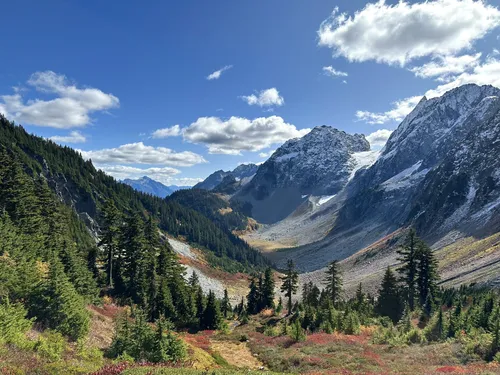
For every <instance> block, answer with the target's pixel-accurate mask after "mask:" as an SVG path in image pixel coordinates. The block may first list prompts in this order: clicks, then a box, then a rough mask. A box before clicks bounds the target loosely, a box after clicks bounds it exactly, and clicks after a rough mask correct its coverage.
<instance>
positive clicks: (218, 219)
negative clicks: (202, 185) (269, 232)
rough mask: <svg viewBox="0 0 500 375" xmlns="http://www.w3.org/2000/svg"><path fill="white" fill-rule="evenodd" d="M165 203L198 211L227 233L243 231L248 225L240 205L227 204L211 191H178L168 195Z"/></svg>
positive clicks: (225, 200) (235, 203) (234, 203)
mask: <svg viewBox="0 0 500 375" xmlns="http://www.w3.org/2000/svg"><path fill="white" fill-rule="evenodd" d="M167 201H172V202H177V203H179V204H180V205H182V206H184V207H188V208H190V209H193V210H195V211H198V212H199V213H201V214H202V215H204V216H205V217H207V218H208V219H210V220H211V221H212V222H214V223H216V224H217V225H219V226H220V227H221V228H224V229H226V230H228V231H233V230H244V229H247V227H248V225H249V224H248V218H247V217H246V216H245V214H244V207H241V204H239V203H238V202H229V201H228V200H227V199H223V197H222V196H221V195H219V194H216V193H213V192H212V191H208V190H204V189H195V188H193V189H189V190H180V191H177V192H175V193H173V194H172V195H170V196H169V197H168V198H167Z"/></svg>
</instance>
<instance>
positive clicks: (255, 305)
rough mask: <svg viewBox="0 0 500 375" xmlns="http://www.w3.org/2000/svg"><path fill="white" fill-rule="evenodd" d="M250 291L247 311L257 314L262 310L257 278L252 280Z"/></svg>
mask: <svg viewBox="0 0 500 375" xmlns="http://www.w3.org/2000/svg"><path fill="white" fill-rule="evenodd" d="M249 289H250V291H249V292H248V295H247V311H248V313H249V314H257V313H258V312H259V311H260V310H259V307H260V292H259V288H258V285H257V283H256V281H255V278H254V277H252V278H251V279H250V287H249Z"/></svg>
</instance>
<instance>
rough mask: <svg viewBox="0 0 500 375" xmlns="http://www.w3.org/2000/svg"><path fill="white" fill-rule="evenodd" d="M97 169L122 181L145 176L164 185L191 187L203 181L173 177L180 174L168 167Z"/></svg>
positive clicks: (115, 166) (117, 166)
mask: <svg viewBox="0 0 500 375" xmlns="http://www.w3.org/2000/svg"><path fill="white" fill-rule="evenodd" d="M97 168H98V169H101V170H102V171H103V172H105V173H106V174H109V175H110V176H113V177H114V178H116V179H118V180H124V179H126V178H131V179H138V178H141V177H143V176H147V177H149V178H152V179H153V180H155V181H159V182H161V183H163V184H165V185H179V186H193V185H195V184H197V183H198V182H200V181H203V179H201V178H191V177H173V176H176V175H178V174H179V173H181V172H180V171H179V170H178V169H175V168H169V167H163V168H136V167H130V166H125V165H100V166H98V167H97Z"/></svg>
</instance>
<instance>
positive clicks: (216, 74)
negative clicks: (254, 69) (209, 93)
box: [207, 65, 233, 81]
mask: <svg viewBox="0 0 500 375" xmlns="http://www.w3.org/2000/svg"><path fill="white" fill-rule="evenodd" d="M232 67H233V66H232V65H226V66H225V67H224V68H221V69H219V70H216V71H215V72H213V73H211V74H209V75H208V76H207V79H208V80H209V81H212V80H214V79H219V78H220V76H221V75H222V73H224V72H225V71H226V70H229V69H231V68H232Z"/></svg>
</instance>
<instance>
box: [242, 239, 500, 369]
mask: <svg viewBox="0 0 500 375" xmlns="http://www.w3.org/2000/svg"><path fill="white" fill-rule="evenodd" d="M397 253H398V260H399V262H400V263H399V265H398V266H396V267H394V270H393V268H391V267H388V268H387V269H386V271H385V273H384V276H383V279H382V282H381V285H380V287H379V290H378V293H377V296H373V295H370V294H369V293H366V292H364V290H363V286H362V284H359V286H358V288H357V290H356V292H355V294H354V296H352V297H351V298H346V296H345V293H344V291H343V278H342V272H341V268H340V265H339V263H338V262H337V261H333V262H331V263H330V264H329V266H328V267H327V269H326V271H325V276H324V279H323V283H322V285H320V286H318V285H315V284H314V283H313V282H307V283H304V284H303V286H302V295H301V298H300V300H299V299H298V300H296V301H295V303H293V299H292V296H294V295H295V294H296V293H297V292H298V288H299V283H298V273H297V270H296V269H295V266H294V263H293V261H292V260H289V261H288V262H287V267H286V269H285V270H284V271H283V276H282V277H281V279H282V285H281V292H282V293H283V295H284V297H285V298H286V300H287V302H286V308H287V312H286V316H285V317H282V319H281V327H277V326H268V327H266V331H265V332H266V333H267V334H269V335H282V334H287V335H290V336H291V337H292V338H293V339H294V340H297V341H300V340H304V339H305V337H306V333H307V332H318V331H323V332H327V333H332V332H335V331H337V332H342V333H345V334H357V333H359V332H360V330H361V327H362V326H369V325H374V326H376V327H378V328H377V332H376V333H375V335H374V341H375V342H377V343H389V344H392V345H399V344H413V343H425V342H434V341H444V340H462V341H463V340H464V339H463V337H464V336H463V335H464V334H465V335H467V340H468V341H467V343H466V344H467V346H468V347H469V348H471V349H469V350H471V351H473V352H474V354H476V355H479V356H481V357H482V358H484V359H487V360H491V359H493V358H494V357H495V356H497V357H500V354H497V353H498V352H499V351H500V297H499V295H498V293H497V291H495V290H492V289H482V288H478V287H473V286H471V287H461V288H459V289H443V288H439V287H438V282H439V276H438V272H437V261H436V259H435V257H434V254H433V252H432V250H431V249H430V248H429V247H428V246H427V244H426V243H425V242H424V241H423V240H421V239H420V238H419V237H418V236H417V235H416V233H415V231H414V230H413V229H411V230H409V232H408V234H407V236H406V238H405V239H404V241H403V243H402V245H401V246H400V248H399V249H398V250H397ZM265 280H270V278H269V277H262V275H261V276H259V277H257V278H252V279H251V282H250V292H249V294H248V296H247V306H246V308H245V309H243V310H242V309H240V310H241V311H243V314H242V317H243V319H244V320H246V319H247V318H246V314H256V313H258V312H260V311H261V309H263V308H272V307H274V300H275V294H274V284H272V283H270V282H268V283H266V282H265ZM266 285H267V287H266ZM271 285H272V286H273V288H272V289H271V288H270V286H271ZM271 290H272V292H271ZM268 301H273V302H268ZM242 304H243V302H242ZM278 305H279V308H277V311H276V314H278V315H279V314H280V312H281V305H282V302H281V297H280V299H279V304H278ZM415 320H416V321H417V322H418V324H417V325H415V324H414V321H415Z"/></svg>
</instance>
